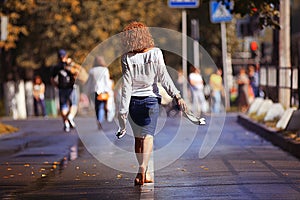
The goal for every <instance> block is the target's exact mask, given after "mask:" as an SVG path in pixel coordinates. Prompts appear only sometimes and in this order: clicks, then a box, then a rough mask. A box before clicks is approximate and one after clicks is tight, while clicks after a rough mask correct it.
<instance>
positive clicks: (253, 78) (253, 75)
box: [249, 65, 259, 97]
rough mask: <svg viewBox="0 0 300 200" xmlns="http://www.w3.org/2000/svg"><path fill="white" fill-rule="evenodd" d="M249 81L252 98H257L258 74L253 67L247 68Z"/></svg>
mask: <svg viewBox="0 0 300 200" xmlns="http://www.w3.org/2000/svg"><path fill="white" fill-rule="evenodd" d="M249 79H250V85H251V87H252V89H253V93H254V96H255V97H259V74H258V69H257V67H256V66H254V65H250V66H249Z"/></svg>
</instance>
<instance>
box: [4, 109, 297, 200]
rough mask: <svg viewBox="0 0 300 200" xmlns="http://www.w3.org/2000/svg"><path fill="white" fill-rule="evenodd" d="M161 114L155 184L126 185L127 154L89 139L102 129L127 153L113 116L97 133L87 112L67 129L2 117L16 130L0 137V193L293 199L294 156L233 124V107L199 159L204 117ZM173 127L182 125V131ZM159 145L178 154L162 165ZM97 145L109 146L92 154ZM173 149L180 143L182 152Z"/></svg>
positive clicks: (52, 122) (129, 181) (129, 146)
mask: <svg viewBox="0 0 300 200" xmlns="http://www.w3.org/2000/svg"><path fill="white" fill-rule="evenodd" d="M160 120H161V122H162V121H164V123H163V127H161V129H160V133H159V134H157V135H156V137H155V150H154V156H153V162H154V166H155V169H157V168H159V169H157V170H155V171H154V172H153V174H154V178H155V182H154V184H146V185H145V186H143V187H141V188H139V187H135V186H134V185H133V179H134V177H135V173H134V172H135V171H136V170H137V168H136V167H137V166H136V163H135V162H132V164H129V165H128V166H127V163H130V162H131V160H129V161H128V159H127V157H123V158H122V156H119V155H118V154H117V153H116V152H118V151H119V150H116V151H115V152H114V147H112V145H108V144H107V143H104V141H103V140H102V141H98V142H96V141H93V142H92V141H91V140H90V139H91V138H94V139H96V137H94V136H95V135H94V136H93V137H89V135H92V134H99V137H100V138H103V135H105V136H106V138H107V139H108V140H107V141H111V142H112V144H114V145H115V146H117V147H118V148H120V149H121V150H123V151H124V152H129V153H130V155H133V156H134V154H132V150H133V138H132V136H131V135H130V133H129V134H128V135H126V136H125V137H124V138H122V139H121V140H118V139H116V137H115V136H114V131H115V130H116V124H115V123H114V122H112V123H107V124H106V125H105V126H104V130H103V132H104V133H103V134H102V136H100V133H96V132H99V131H98V130H97V129H96V123H95V119H94V118H92V117H90V118H84V117H77V118H76V123H77V124H78V128H77V130H72V131H71V132H70V133H64V132H63V131H62V127H61V121H60V119H48V120H44V119H28V120H18V121H13V120H4V121H3V122H4V123H6V124H11V125H14V126H17V127H18V128H20V131H19V132H20V133H14V134H11V135H10V136H2V137H0V147H1V148H0V155H1V158H0V161H1V163H0V188H1V189H0V197H1V199H214V200H215V199H239V200H240V199H249V200H250V199H280V200H282V199H299V198H300V161H299V160H298V159H297V158H295V157H293V156H292V155H290V154H288V153H287V152H284V151H282V150H281V149H279V148H278V147H276V146H273V145H272V144H271V143H269V142H267V141H265V140H264V139H262V138H260V137H259V136H257V135H256V134H255V133H252V132H250V131H248V130H246V129H244V128H243V127H242V126H240V125H239V124H238V123H237V114H235V113H228V114H227V115H226V119H225V124H224V127H223V129H222V133H221V136H220V138H219V140H218V141H217V144H216V145H215V146H214V148H213V150H212V151H211V152H210V153H209V154H208V155H207V156H206V157H204V158H202V159H200V158H199V150H200V147H201V144H202V143H203V141H204V137H205V133H206V131H207V129H208V127H209V123H210V121H211V118H210V117H208V118H207V125H205V126H199V127H196V129H195V125H193V124H191V123H190V122H189V121H185V120H183V121H182V124H181V125H178V122H177V118H170V119H164V118H161V119H160ZM87 123H91V124H93V125H91V124H87ZM176 127H179V128H176ZM180 127H184V128H183V129H182V130H183V131H182V130H181V129H180ZM175 128H176V130H175ZM83 130H85V131H86V132H84V131H83ZM178 130H180V131H182V132H184V135H185V136H184V137H183V139H182V141H178V140H176V137H175V134H176V133H177V134H180V133H178ZM194 130H196V134H195V137H194V133H195V132H194ZM176 131H177V132H176ZM93 132H94V133H93ZM96 136H97V135H96ZM190 139H192V140H191V145H190V146H189V147H188V148H187V149H186V150H185V149H184V144H188V142H187V143H185V142H186V141H190ZM88 141H89V142H88ZM107 141H106V142H107ZM169 144H171V145H169ZM93 145H103V146H102V147H99V146H93ZM104 146H106V147H109V148H105V147H104ZM165 147H168V151H165V152H164V155H165V160H172V159H171V158H170V157H172V156H173V154H172V152H177V154H178V158H177V159H175V160H174V162H172V163H170V164H166V166H164V165H162V164H161V162H163V160H164V159H163V157H159V158H157V157H156V152H157V153H159V150H160V149H164V148H165ZM101 149H102V150H103V151H106V150H107V151H109V152H104V153H103V152H102V153H101V152H99V154H96V153H95V152H96V151H98V150H101ZM180 150H184V152H183V153H182V155H181V153H180ZM104 154H105V156H106V157H105V159H103V156H104ZM122 155H126V154H122ZM157 155H160V154H157ZM133 158H134V157H133ZM101 159H103V160H101ZM100 161H101V162H100ZM104 163H105V164H104ZM115 164H118V165H119V166H115ZM112 166H113V167H112ZM122 167H124V171H122V170H121V169H122Z"/></svg>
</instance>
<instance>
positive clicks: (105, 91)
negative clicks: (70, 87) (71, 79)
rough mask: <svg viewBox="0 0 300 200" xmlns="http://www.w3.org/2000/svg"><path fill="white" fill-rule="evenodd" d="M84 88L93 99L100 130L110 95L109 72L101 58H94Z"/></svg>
mask: <svg viewBox="0 0 300 200" xmlns="http://www.w3.org/2000/svg"><path fill="white" fill-rule="evenodd" d="M86 87H87V91H88V93H89V94H91V95H92V96H93V98H94V103H95V112H96V118H97V125H98V129H99V130H101V129H102V123H103V122H104V120H105V117H106V114H107V107H106V106H107V101H108V99H109V95H110V94H111V84H110V79H109V71H108V68H107V65H106V63H105V60H104V58H103V57H102V56H96V57H95V61H94V67H93V68H91V69H90V71H89V78H88V80H87V82H86Z"/></svg>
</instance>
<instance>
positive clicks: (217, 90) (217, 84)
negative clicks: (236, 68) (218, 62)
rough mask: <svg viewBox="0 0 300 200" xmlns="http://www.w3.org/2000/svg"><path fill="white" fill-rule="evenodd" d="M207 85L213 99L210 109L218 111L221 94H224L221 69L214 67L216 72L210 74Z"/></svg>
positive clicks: (220, 103) (219, 109)
mask: <svg viewBox="0 0 300 200" xmlns="http://www.w3.org/2000/svg"><path fill="white" fill-rule="evenodd" d="M209 85H210V88H211V96H212V100H213V101H212V102H213V103H212V109H211V110H212V112H213V113H220V112H221V108H222V96H224V87H223V79H222V69H220V68H219V69H216V72H215V73H213V74H212V75H211V76H210V78H209Z"/></svg>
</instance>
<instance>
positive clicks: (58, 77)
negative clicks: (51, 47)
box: [51, 49, 78, 132]
mask: <svg viewBox="0 0 300 200" xmlns="http://www.w3.org/2000/svg"><path fill="white" fill-rule="evenodd" d="M58 59H59V62H58V64H57V65H56V66H55V67H54V68H53V71H52V76H51V82H52V84H53V85H54V86H56V87H57V88H58V89H59V105H60V113H61V116H62V119H63V123H64V130H65V131H66V132H69V131H70V128H74V127H75V126H76V124H75V122H74V117H75V115H76V113H77V107H78V106H77V104H78V95H77V93H76V85H75V79H76V75H77V74H76V72H74V71H73V70H72V65H73V64H72V60H71V59H70V58H68V55H67V53H66V51H65V50H63V49H61V50H59V51H58Z"/></svg>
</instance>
